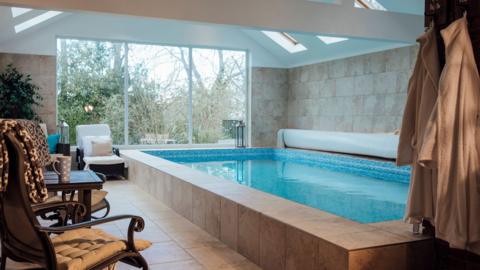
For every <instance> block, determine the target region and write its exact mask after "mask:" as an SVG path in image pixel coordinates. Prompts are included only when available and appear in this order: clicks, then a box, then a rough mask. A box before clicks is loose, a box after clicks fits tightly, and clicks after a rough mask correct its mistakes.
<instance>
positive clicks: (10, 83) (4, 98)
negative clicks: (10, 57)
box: [0, 64, 43, 121]
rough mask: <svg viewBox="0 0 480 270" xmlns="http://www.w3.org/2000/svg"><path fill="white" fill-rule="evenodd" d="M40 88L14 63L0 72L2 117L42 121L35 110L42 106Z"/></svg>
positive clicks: (0, 108)
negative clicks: (34, 108) (35, 107)
mask: <svg viewBox="0 0 480 270" xmlns="http://www.w3.org/2000/svg"><path fill="white" fill-rule="evenodd" d="M39 89H40V88H39V87H38V86H36V85H35V84H33V83H32V78H31V76H30V75H29V74H26V75H25V74H22V73H20V72H19V71H18V70H17V69H16V68H15V67H14V66H13V65H12V64H10V65H8V66H7V68H6V69H5V71H4V72H3V73H1V74H0V118H13V119H28V120H36V121H40V118H39V116H38V115H37V113H36V112H35V111H34V110H33V107H34V106H41V105H40V103H39V102H40V101H41V100H43V98H42V96H40V94H39V93H38V90H39Z"/></svg>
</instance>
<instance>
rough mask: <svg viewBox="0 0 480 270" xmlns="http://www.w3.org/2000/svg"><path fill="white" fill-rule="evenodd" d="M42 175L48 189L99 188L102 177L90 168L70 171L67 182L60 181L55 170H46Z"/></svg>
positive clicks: (101, 184)
mask: <svg viewBox="0 0 480 270" xmlns="http://www.w3.org/2000/svg"><path fill="white" fill-rule="evenodd" d="M44 176H45V184H46V186H47V189H48V190H49V191H58V190H82V189H101V188H102V187H103V181H102V179H100V177H98V176H97V175H96V174H95V172H93V171H90V170H86V171H71V172H70V181H68V182H60V181H59V180H58V175H57V174H56V173H55V172H50V171H47V172H45V174H44Z"/></svg>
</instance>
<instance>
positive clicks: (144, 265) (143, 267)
mask: <svg viewBox="0 0 480 270" xmlns="http://www.w3.org/2000/svg"><path fill="white" fill-rule="evenodd" d="M138 260H139V261H140V264H141V265H142V269H143V270H148V263H147V261H146V260H145V259H144V258H143V257H142V256H141V255H140V256H139V257H138Z"/></svg>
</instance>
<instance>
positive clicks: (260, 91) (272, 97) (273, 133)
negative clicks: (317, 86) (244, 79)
mask: <svg viewBox="0 0 480 270" xmlns="http://www.w3.org/2000/svg"><path fill="white" fill-rule="evenodd" d="M302 74H303V76H304V79H303V80H305V81H306V80H307V77H309V76H313V75H315V72H313V71H308V70H305V72H304V73H302ZM309 74H310V75H309ZM299 75H300V73H298V72H297V73H292V72H289V70H288V69H278V68H277V69H276V68H252V105H251V115H252V126H251V128H252V130H251V134H252V146H256V147H271V146H275V145H276V142H277V132H278V130H279V129H281V128H285V127H286V126H287V110H288V109H287V107H288V95H289V83H288V82H289V81H290V80H292V81H295V82H296V83H295V84H294V87H292V92H294V95H295V96H297V95H298V96H304V97H305V99H306V98H307V97H309V96H310V95H311V96H315V93H311V92H310V89H314V88H313V87H312V86H311V84H312V83H308V84H306V83H301V82H300V77H298V76H299ZM288 113H291V114H292V115H300V113H301V112H300V107H296V106H292V107H291V108H290V111H288Z"/></svg>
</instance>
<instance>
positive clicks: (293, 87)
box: [285, 46, 418, 133]
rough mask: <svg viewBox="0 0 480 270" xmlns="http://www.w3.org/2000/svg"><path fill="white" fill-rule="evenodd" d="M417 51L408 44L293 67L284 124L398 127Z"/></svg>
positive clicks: (387, 129)
mask: <svg viewBox="0 0 480 270" xmlns="http://www.w3.org/2000/svg"><path fill="white" fill-rule="evenodd" d="M417 51H418V48H417V46H409V47H403V48H398V49H393V50H388V51H383V52H378V53H372V54H367V55H360V56H355V57H350V58H345V59H339V60H334V61H330V62H326V63H320V64H314V65H309V66H302V67H297V68H292V69H290V70H289V71H288V78H289V92H288V95H287V96H288V106H287V111H286V112H287V121H286V127H285V128H298V129H316V130H331V131H347V132H351V131H353V132H367V133H369V132H392V131H395V130H396V129H398V128H400V124H401V119H402V115H403V109H404V106H405V102H406V96H407V87H408V80H409V79H410V75H411V72H412V69H413V66H414V63H415V60H416V56H417ZM316 73H321V74H316Z"/></svg>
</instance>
